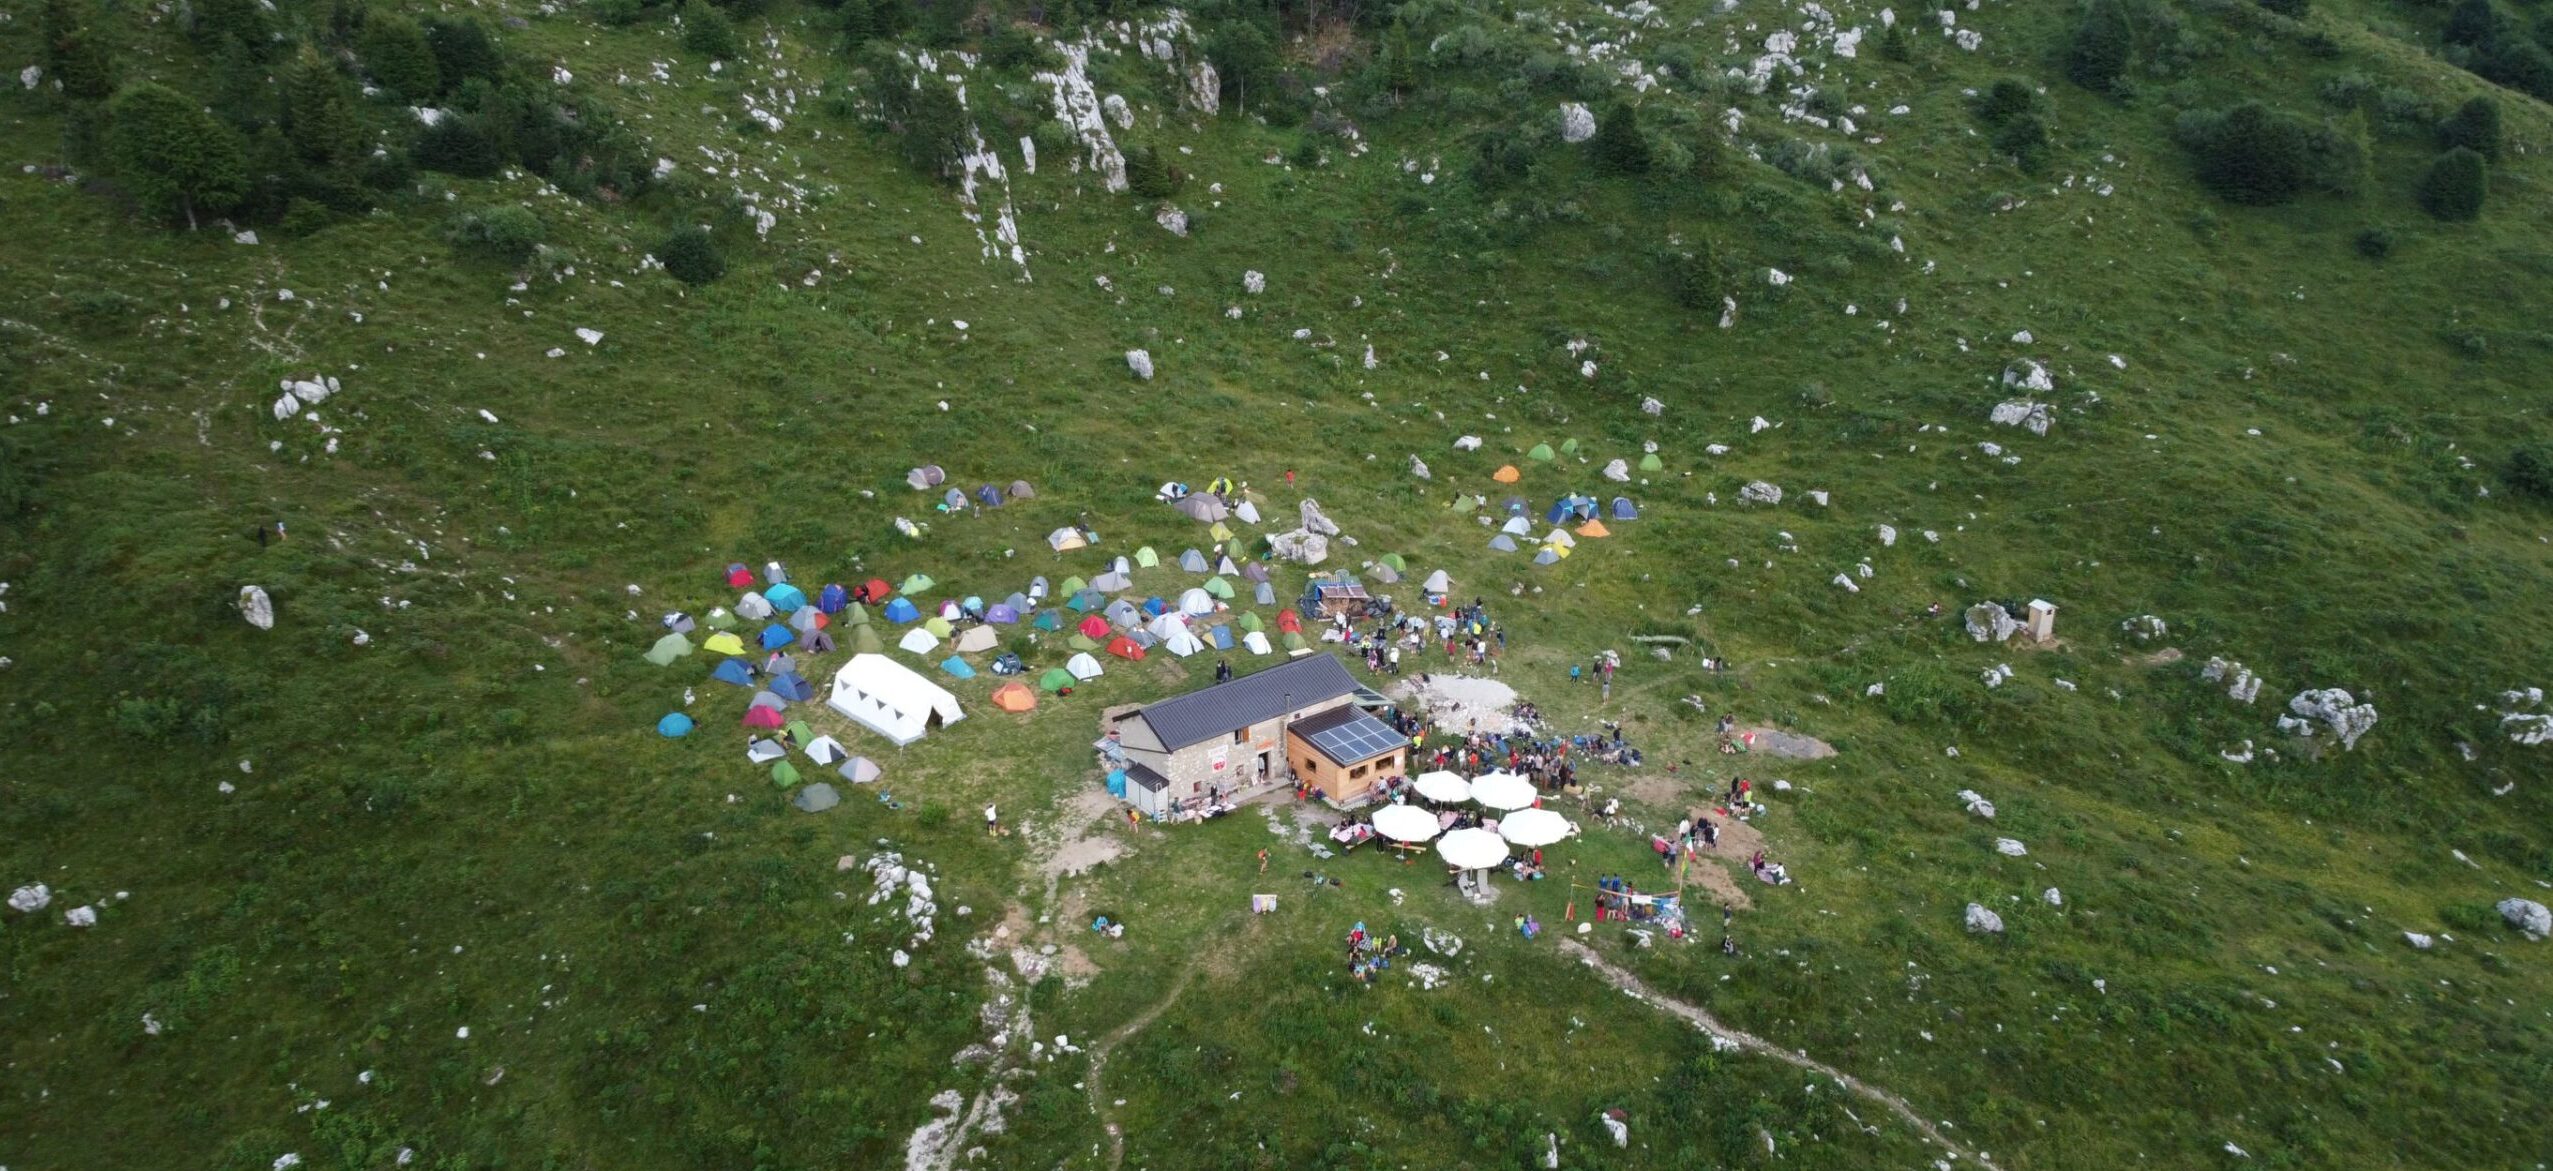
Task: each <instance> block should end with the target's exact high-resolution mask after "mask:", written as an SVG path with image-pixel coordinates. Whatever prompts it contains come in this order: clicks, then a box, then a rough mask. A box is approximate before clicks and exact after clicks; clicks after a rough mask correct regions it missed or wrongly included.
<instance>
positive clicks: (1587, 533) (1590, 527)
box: [1578, 520, 1613, 537]
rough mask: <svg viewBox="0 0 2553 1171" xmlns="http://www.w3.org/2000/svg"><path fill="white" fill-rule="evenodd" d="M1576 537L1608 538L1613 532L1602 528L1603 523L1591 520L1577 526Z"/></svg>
mask: <svg viewBox="0 0 2553 1171" xmlns="http://www.w3.org/2000/svg"><path fill="white" fill-rule="evenodd" d="M1578 535H1579V536H1582V537H1610V536H1612V535H1613V530H1612V529H1609V528H1606V527H1604V522H1603V521H1600V520H1591V521H1588V522H1587V523H1585V524H1582V525H1579V526H1578Z"/></svg>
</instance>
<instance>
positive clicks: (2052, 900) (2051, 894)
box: [2039, 886, 2065, 907]
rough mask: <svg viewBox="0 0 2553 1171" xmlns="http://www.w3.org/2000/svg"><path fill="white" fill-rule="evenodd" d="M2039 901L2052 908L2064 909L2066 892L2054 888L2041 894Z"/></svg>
mask: <svg viewBox="0 0 2553 1171" xmlns="http://www.w3.org/2000/svg"><path fill="white" fill-rule="evenodd" d="M2039 901H2040V902H2043V903H2046V904H2048V905H2049V906H2051V907H2062V906H2064V905H2065V892H2064V891H2061V890H2058V889H2057V888H2055V887H2053V886H2052V887H2049V888H2048V889H2046V890H2043V891H2040V892H2039Z"/></svg>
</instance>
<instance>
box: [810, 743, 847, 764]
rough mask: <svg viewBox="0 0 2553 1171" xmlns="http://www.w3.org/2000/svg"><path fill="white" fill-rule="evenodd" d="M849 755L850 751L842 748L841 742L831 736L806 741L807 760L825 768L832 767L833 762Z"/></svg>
mask: <svg viewBox="0 0 2553 1171" xmlns="http://www.w3.org/2000/svg"><path fill="white" fill-rule="evenodd" d="M850 755H851V752H850V750H849V749H846V748H844V747H842V742H841V741H839V740H836V739H834V738H833V737H831V736H818V737H816V738H815V739H813V740H809V741H807V759H809V760H812V761H814V762H816V763H817V764H820V765H823V766H825V767H826V768H831V767H833V765H834V764H835V762H837V761H840V760H842V759H844V758H846V757H848V756H850Z"/></svg>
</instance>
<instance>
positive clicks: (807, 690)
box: [763, 671, 816, 703]
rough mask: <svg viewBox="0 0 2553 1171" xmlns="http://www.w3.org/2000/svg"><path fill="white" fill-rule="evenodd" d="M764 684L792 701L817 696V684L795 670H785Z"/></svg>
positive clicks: (805, 699)
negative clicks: (808, 680)
mask: <svg viewBox="0 0 2553 1171" xmlns="http://www.w3.org/2000/svg"><path fill="white" fill-rule="evenodd" d="M763 686H765V687H768V688H770V689H771V690H772V691H773V692H774V693H775V694H777V695H779V696H780V698H782V699H785V700H788V701H790V702H791V703H804V702H806V701H808V700H810V699H814V698H815V697H816V689H815V685H814V684H812V683H809V682H807V680H806V677H805V676H803V675H800V674H798V673H797V672H795V671H784V672H782V673H780V674H778V675H774V676H772V677H771V681H770V682H768V683H765V684H763Z"/></svg>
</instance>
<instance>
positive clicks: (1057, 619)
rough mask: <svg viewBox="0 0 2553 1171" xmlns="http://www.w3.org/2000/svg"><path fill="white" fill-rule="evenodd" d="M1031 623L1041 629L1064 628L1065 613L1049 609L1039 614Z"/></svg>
mask: <svg viewBox="0 0 2553 1171" xmlns="http://www.w3.org/2000/svg"><path fill="white" fill-rule="evenodd" d="M1029 625H1031V626H1034V627H1036V628H1037V629H1039V630H1062V629H1063V628H1064V615H1063V613H1062V612H1061V611H1056V610H1048V611H1047V612H1045V613H1043V614H1040V615H1038V616H1037V619H1036V620H1035V621H1033V622H1030V623H1029Z"/></svg>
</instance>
